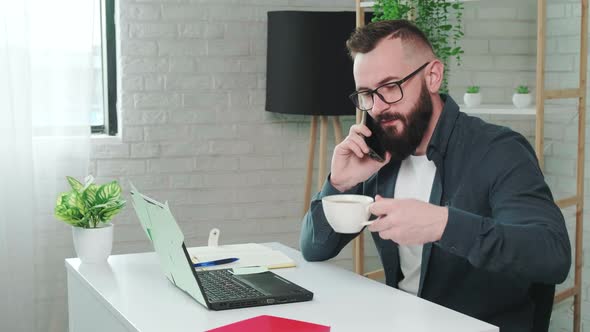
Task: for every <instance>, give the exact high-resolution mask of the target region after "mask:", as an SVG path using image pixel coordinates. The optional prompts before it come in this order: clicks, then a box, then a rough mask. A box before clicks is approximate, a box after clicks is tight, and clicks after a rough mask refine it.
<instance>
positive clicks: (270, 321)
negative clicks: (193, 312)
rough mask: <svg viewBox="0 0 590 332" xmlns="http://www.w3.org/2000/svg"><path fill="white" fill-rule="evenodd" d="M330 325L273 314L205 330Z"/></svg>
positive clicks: (317, 331) (311, 331)
mask: <svg viewBox="0 0 590 332" xmlns="http://www.w3.org/2000/svg"><path fill="white" fill-rule="evenodd" d="M329 331H330V327H329V326H324V325H318V324H313V323H308V322H302V321H300V320H293V319H287V318H282V317H275V316H268V315H263V316H256V317H254V318H250V319H246V320H242V321H239V322H237V323H233V324H229V325H225V326H222V327H218V328H215V329H213V330H208V331H207V332H329Z"/></svg>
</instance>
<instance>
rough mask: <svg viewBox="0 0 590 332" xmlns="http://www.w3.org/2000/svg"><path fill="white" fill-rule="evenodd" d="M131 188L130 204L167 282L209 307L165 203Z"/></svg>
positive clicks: (181, 238) (182, 240)
mask: <svg viewBox="0 0 590 332" xmlns="http://www.w3.org/2000/svg"><path fill="white" fill-rule="evenodd" d="M131 187H132V190H131V197H132V198H133V207H134V208H135V211H136V213H137V217H138V218H139V221H140V223H141V226H142V227H143V229H144V231H145V233H146V235H147V237H148V238H149V239H150V241H151V242H152V245H153V246H154V250H155V251H156V253H157V255H158V257H159V259H160V265H161V266H162V269H163V270H164V274H165V275H166V277H167V278H168V280H170V282H172V283H173V284H174V285H176V286H177V287H178V288H180V289H182V290H183V291H185V292H186V293H188V294H189V295H190V296H192V297H193V298H194V299H195V300H197V302H199V303H201V304H202V305H204V306H205V307H208V305H207V303H206V301H205V299H204V297H203V293H202V292H201V289H200V287H199V284H198V282H197V279H196V278H195V275H194V270H193V268H192V267H191V264H190V259H189V257H188V256H187V252H186V247H185V246H184V235H183V234H182V231H181V230H180V227H178V224H177V223H176V220H175V219H174V217H173V216H172V213H171V212H170V208H169V207H168V204H162V203H160V202H158V201H156V200H154V199H151V198H149V197H147V196H145V195H143V194H141V193H139V192H138V191H137V189H136V188H135V187H134V186H133V185H131Z"/></svg>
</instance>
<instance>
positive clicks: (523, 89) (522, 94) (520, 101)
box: [512, 85, 533, 108]
mask: <svg viewBox="0 0 590 332" xmlns="http://www.w3.org/2000/svg"><path fill="white" fill-rule="evenodd" d="M532 100H533V98H532V97H531V93H530V91H529V87H528V86H526V85H519V86H518V87H517V88H516V90H515V93H514V95H512V103H513V104H514V106H516V108H525V107H528V106H529V105H530V104H531V102H532Z"/></svg>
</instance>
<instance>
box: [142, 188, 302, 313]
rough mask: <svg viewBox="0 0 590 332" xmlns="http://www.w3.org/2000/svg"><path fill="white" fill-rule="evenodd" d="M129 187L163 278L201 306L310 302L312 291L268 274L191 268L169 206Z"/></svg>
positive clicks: (217, 307) (231, 306)
mask: <svg viewBox="0 0 590 332" xmlns="http://www.w3.org/2000/svg"><path fill="white" fill-rule="evenodd" d="M131 186H132V190H131V197H132V201H133V207H134V208H135V212H136V213H137V216H138V218H139V221H140V223H141V225H142V227H143V229H144V231H145V233H146V235H147V237H148V238H149V239H150V241H151V242H152V244H153V246H154V250H155V251H156V254H157V255H158V258H159V260H160V265H161V267H162V270H163V272H164V274H165V275H166V278H168V280H169V281H170V282H171V283H172V284H174V285H175V286H176V287H178V288H180V289H181V290H183V291H184V292H186V293H187V294H189V295H190V296H191V297H193V298H194V299H195V300H196V301H197V302H199V303H200V304H202V305H203V306H205V307H207V308H208V309H212V310H224V309H234V308H244V307H253V306H260V305H270V304H279V303H289V302H301V301H309V300H311V299H312V298H313V293H312V292H310V291H308V290H306V289H304V288H302V287H300V286H298V285H296V284H294V283H292V282H290V281H288V280H286V279H284V278H282V277H280V276H278V275H276V274H275V273H272V272H270V271H264V272H260V273H251V274H234V273H233V272H232V271H233V269H228V268H223V269H215V270H205V269H199V270H197V269H195V268H193V262H192V261H191V258H190V255H189V252H188V250H187V248H186V246H185V244H184V235H183V234H182V231H181V230H180V227H178V224H177V223H176V220H175V219H174V217H173V216H172V212H171V211H170V208H169V207H168V204H167V203H166V204H162V203H160V202H158V201H156V200H154V199H151V198H149V197H147V196H145V195H143V194H141V193H139V192H138V191H137V189H136V188H135V187H134V186H133V185H131ZM234 249H235V248H234ZM197 251H198V250H197ZM242 263H243V262H242Z"/></svg>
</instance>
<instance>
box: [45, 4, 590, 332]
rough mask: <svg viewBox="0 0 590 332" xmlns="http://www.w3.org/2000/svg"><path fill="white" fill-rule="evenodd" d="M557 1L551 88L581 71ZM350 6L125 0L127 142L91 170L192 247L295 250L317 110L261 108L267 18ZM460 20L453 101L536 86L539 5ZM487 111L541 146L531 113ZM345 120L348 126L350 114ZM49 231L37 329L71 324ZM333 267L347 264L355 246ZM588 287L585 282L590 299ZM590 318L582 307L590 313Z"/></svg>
mask: <svg viewBox="0 0 590 332" xmlns="http://www.w3.org/2000/svg"><path fill="white" fill-rule="evenodd" d="M555 2H556V3H555V4H553V3H551V4H550V7H549V8H550V10H548V14H549V16H550V22H549V23H550V24H549V26H548V33H549V34H550V35H551V36H552V38H551V39H550V40H548V41H547V49H548V51H549V53H550V55H551V57H550V58H548V63H549V64H550V65H552V66H553V65H554V66H555V69H552V70H553V71H552V72H549V73H548V74H547V80H548V83H547V84H548V85H549V84H557V85H559V84H566V83H564V82H575V80H576V77H577V76H576V75H575V74H573V73H571V71H572V70H574V69H575V66H576V64H575V61H576V59H577V54H576V52H575V50H576V39H575V36H576V35H577V27H578V26H576V25H575V23H574V22H573V21H575V20H572V17H575V15H578V16H579V10H577V7H576V6H574V5H573V4H574V3H575V1H564V0H560V1H559V2H557V1H555ZM353 4H354V3H353V1H351V0H322V1H316V0H190V1H189V0H179V1H166V0H155V1H149V2H147V1H140V0H137V1H136V0H120V1H119V5H120V7H119V8H118V10H119V13H120V20H119V30H120V42H121V48H120V50H119V51H120V55H121V56H120V59H119V74H120V76H121V86H122V90H121V91H120V94H121V96H120V99H119V104H120V105H119V106H120V109H121V117H120V119H121V122H120V128H121V137H120V139H118V140H115V141H113V140H112V139H95V140H94V141H93V149H92V162H91V167H90V171H92V172H93V173H94V174H96V175H97V176H98V178H99V180H100V181H107V180H110V179H113V178H114V179H118V180H120V181H121V183H122V184H123V186H124V187H125V189H128V182H127V181H128V180H130V181H133V183H134V184H135V185H136V186H137V187H138V188H139V189H141V190H142V191H144V192H146V193H147V194H148V195H150V196H153V197H155V198H157V199H160V200H168V201H169V202H170V204H171V207H172V210H173V212H174V214H175V215H176V217H177V219H178V221H179V223H180V226H181V228H182V229H183V231H184V233H185V235H186V242H187V245H189V246H194V245H203V244H205V243H206V238H205V237H206V234H207V233H208V231H209V229H210V228H212V227H219V228H220V229H221V230H222V234H221V242H222V243H235V242H244V241H255V242H266V241H279V242H283V243H285V244H287V245H290V246H293V247H297V246H298V236H299V228H300V218H301V209H302V206H303V202H302V197H303V186H304V181H305V178H304V177H305V165H306V158H307V140H308V135H309V133H308V131H309V118H308V117H296V116H288V115H277V114H270V113H267V112H265V111H264V98H265V77H266V74H265V70H266V56H265V55H266V13H267V11H269V10H287V9H295V10H298V9H300V10H352V9H353V8H354V6H353ZM464 19H465V26H466V31H465V42H464V45H463V46H464V50H465V55H464V56H463V65H462V66H461V67H456V66H455V65H454V64H452V66H451V78H450V88H451V95H452V96H453V97H454V98H455V99H456V100H457V101H458V102H461V100H462V95H463V92H464V89H465V88H466V87H467V86H468V85H475V84H476V85H480V86H481V87H482V93H483V95H484V100H485V101H486V102H493V103H510V100H511V96H512V91H513V88H514V87H516V86H517V85H519V84H528V85H530V86H533V87H534V83H535V74H534V67H535V51H536V49H535V47H536V46H535V45H536V43H535V29H536V1H534V0H526V1H508V0H499V1H476V2H466V3H465V15H464ZM561 56H565V59H566V61H562V59H564V58H561ZM486 119H488V120H490V121H492V122H496V123H500V124H505V125H509V126H511V127H513V128H514V129H516V130H518V131H520V132H522V133H523V134H524V135H525V136H527V137H528V138H529V139H530V140H532V137H533V134H534V124H533V119H532V118H531V117H519V118H513V117H501V116H491V117H486ZM343 120H344V123H343V129H344V131H345V132H346V131H347V128H348V127H349V126H350V125H351V123H352V122H353V121H354V120H353V119H352V118H345V119H343ZM589 121H590V120H589ZM572 126H573V128H575V124H574V123H569V124H568V119H564V118H563V117H560V116H556V117H554V118H552V117H550V116H548V121H547V127H546V136H547V137H548V141H552V142H554V143H553V145H550V146H549V147H548V149H547V150H548V156H547V165H548V168H550V169H549V170H548V172H547V181H548V182H549V183H550V184H551V185H552V187H553V188H554V190H555V188H563V186H568V185H571V182H572V176H571V175H572V171H573V170H572V169H571V168H572V167H573V166H572V160H573V158H574V157H575V151H574V152H571V151H570V149H573V148H574V146H572V144H575V138H572V137H571V135H572V134H571V132H572V130H571V129H569V130H566V129H564V128H570V127H572ZM330 130H331V129H330ZM588 136H590V135H588ZM588 141H590V138H589V139H588ZM548 145H549V144H548ZM566 150H567V152H566ZM552 151H555V154H553V155H551V152H552ZM328 154H329V155H331V148H330V149H329V151H328ZM328 165H329V161H328ZM586 173H587V174H590V172H586ZM587 182H589V183H590V176H587ZM314 188H315V186H314ZM115 223H116V230H115V243H114V253H115V254H117V253H129V252H141V251H148V250H152V249H151V246H150V245H149V243H148V242H147V241H146V239H145V235H144V234H142V231H141V229H140V227H139V225H138V221H137V219H136V216H135V214H134V212H133V209H132V208H131V207H130V206H129V207H128V208H127V209H126V210H125V211H123V212H122V213H121V214H120V215H119V216H118V217H117V219H116V221H115ZM569 227H570V229H571V222H570V226H569ZM43 232H44V233H43V235H42V236H41V237H42V238H44V239H50V240H45V242H47V243H53V244H55V243H60V245H59V246H57V247H55V248H54V246H53V245H52V246H51V248H45V247H44V248H45V251H44V255H46V256H47V260H46V261H47V262H48V263H47V264H42V266H39V269H38V271H39V272H38V276H37V279H36V280H37V289H51V291H50V292H48V293H44V294H43V296H40V297H39V300H38V303H37V307H36V308H35V310H36V313H37V316H38V319H37V326H38V330H39V331H41V330H43V331H45V330H50V331H63V330H66V329H67V327H66V326H67V312H66V310H67V307H66V298H65V294H66V293H65V272H64V271H63V262H62V259H63V257H66V256H71V255H72V253H73V250H72V243H71V236H70V234H69V228H67V227H65V226H64V227H57V226H56V228H49V229H46V230H43ZM588 235H590V231H588ZM371 242H372V241H371V240H370V239H367V241H366V243H367V250H368V252H369V253H368V255H369V257H368V260H367V270H372V269H375V268H378V267H379V266H380V264H379V262H378V261H377V260H376V259H375V258H374V248H373V245H372V244H371ZM46 247H47V246H46ZM44 261H45V260H44ZM335 262H336V263H337V264H339V265H341V266H344V267H346V268H351V266H352V265H351V252H350V250H344V251H343V252H342V254H341V255H340V256H339V257H338V258H337V259H336V260H335ZM44 271H45V272H44ZM47 271H49V272H47ZM589 273H590V271H585V276H588V275H589ZM585 280H588V279H587V277H586V278H585ZM588 287H590V286H589V285H588V282H587V281H586V282H585V283H584V301H585V302H584V303H585V304H587V301H588V292H587V290H588ZM556 310H557V311H556V314H554V322H553V325H552V331H562V330H564V331H565V330H570V329H571V324H570V322H571V318H569V316H570V315H571V313H569V311H568V307H567V305H562V306H560V307H558V308H557V309H556ZM589 316H590V315H588V314H587V313H584V318H585V319H590V317H589ZM47 327H49V328H47Z"/></svg>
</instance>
